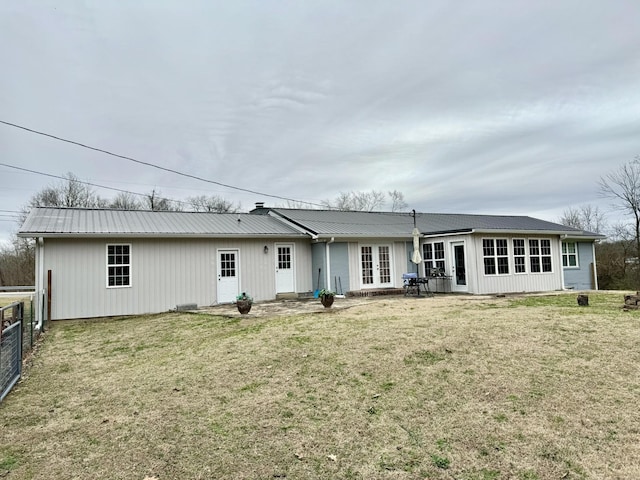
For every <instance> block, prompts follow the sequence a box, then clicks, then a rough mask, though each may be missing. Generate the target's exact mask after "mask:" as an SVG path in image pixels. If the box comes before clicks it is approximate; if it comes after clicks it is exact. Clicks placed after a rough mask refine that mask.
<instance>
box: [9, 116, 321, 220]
mask: <svg viewBox="0 0 640 480" xmlns="http://www.w3.org/2000/svg"><path fill="white" fill-rule="evenodd" d="M0 123H2V124H4V125H8V126H10V127H14V128H19V129H20V130H25V131H27V132H30V133H34V134H36V135H42V136H43V137H49V138H53V139H54V140H58V141H60V142H65V143H70V144H72V145H76V146H78V147H82V148H86V149H89V150H93V151H96V152H100V153H104V154H106V155H111V156H112V157H117V158H122V159H123V160H128V161H130V162H134V163H138V164H140V165H145V166H147V167H152V168H157V169H158V170H163V171H165V172H169V173H173V174H175V175H180V176H182V177H186V178H192V179H194V180H199V181H201V182H206V183H211V184H214V185H219V186H221V187H225V188H230V189H232V190H239V191H241V192H247V193H253V194H256V195H261V196H265V197H271V198H277V199H279V200H287V201H289V202H298V203H304V204H307V205H313V206H316V207H322V206H323V205H320V204H317V203H312V202H304V201H302V200H296V199H294V198H288V197H281V196H278V195H271V194H268V193H263V192H258V191H256V190H251V189H248V188H242V187H236V186H234V185H228V184H226V183H221V182H216V181H215V180H209V179H207V178H202V177H199V176H197V175H192V174H190V173H184V172H180V171H178V170H173V169H171V168H167V167H161V166H160V165H156V164H153V163H151V162H144V161H142V160H137V159H135V158H132V157H127V156H126V155H120V154H117V153H114V152H110V151H109V150H104V149H102V148H97V147H92V146H90V145H86V144H84V143H80V142H76V141H73V140H69V139H67V138H62V137H58V136H56V135H52V134H50V133H45V132H40V131H38V130H34V129H32V128H28V127H24V126H22V125H17V124H15V123H11V122H7V121H4V120H0Z"/></svg>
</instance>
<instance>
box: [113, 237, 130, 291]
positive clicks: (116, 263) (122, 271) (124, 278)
mask: <svg viewBox="0 0 640 480" xmlns="http://www.w3.org/2000/svg"><path fill="white" fill-rule="evenodd" d="M130 286H131V245H107V287H130Z"/></svg>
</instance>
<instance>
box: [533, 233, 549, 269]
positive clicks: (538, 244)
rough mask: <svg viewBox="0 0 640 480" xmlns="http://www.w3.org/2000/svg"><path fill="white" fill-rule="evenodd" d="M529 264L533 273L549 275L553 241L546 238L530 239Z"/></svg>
mask: <svg viewBox="0 0 640 480" xmlns="http://www.w3.org/2000/svg"><path fill="white" fill-rule="evenodd" d="M529 264H530V266H531V273H547V272H551V271H552V267H551V240H548V239H546V238H542V239H537V238H530V239H529Z"/></svg>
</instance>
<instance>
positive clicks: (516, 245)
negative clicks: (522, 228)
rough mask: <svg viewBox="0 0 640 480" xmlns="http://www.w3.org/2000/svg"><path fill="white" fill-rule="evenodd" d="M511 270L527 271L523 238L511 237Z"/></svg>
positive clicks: (517, 271) (515, 271)
mask: <svg viewBox="0 0 640 480" xmlns="http://www.w3.org/2000/svg"><path fill="white" fill-rule="evenodd" d="M513 271H514V273H527V249H526V247H525V241H524V238H514V239H513Z"/></svg>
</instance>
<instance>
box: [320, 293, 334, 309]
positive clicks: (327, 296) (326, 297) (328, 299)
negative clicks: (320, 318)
mask: <svg viewBox="0 0 640 480" xmlns="http://www.w3.org/2000/svg"><path fill="white" fill-rule="evenodd" d="M335 296H336V292H332V291H331V290H326V289H324V288H323V289H322V290H320V293H319V294H318V298H319V299H320V302H322V305H324V308H329V307H330V306H331V305H333V300H334V298H335Z"/></svg>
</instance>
